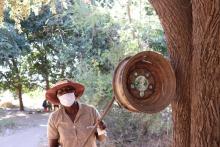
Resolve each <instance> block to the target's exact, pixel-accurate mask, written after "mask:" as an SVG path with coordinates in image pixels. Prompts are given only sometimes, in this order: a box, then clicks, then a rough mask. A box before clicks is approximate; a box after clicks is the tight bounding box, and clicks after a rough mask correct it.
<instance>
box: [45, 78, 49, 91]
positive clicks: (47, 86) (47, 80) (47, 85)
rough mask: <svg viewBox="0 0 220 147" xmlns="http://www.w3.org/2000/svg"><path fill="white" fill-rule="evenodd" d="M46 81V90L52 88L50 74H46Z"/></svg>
mask: <svg viewBox="0 0 220 147" xmlns="http://www.w3.org/2000/svg"><path fill="white" fill-rule="evenodd" d="M45 82H46V90H48V89H49V88H50V81H49V75H47V76H46V78H45Z"/></svg>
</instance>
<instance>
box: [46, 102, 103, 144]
mask: <svg viewBox="0 0 220 147" xmlns="http://www.w3.org/2000/svg"><path fill="white" fill-rule="evenodd" d="M78 103H79V102H78ZM99 118H100V115H99V113H98V111H97V110H96V109H95V108H94V107H92V106H89V105H86V104H80V103H79V111H78V113H77V115H76V117H75V120H74V123H73V122H72V120H71V119H70V118H69V116H68V115H67V114H66V112H65V110H64V108H61V109H59V110H57V111H55V112H53V113H51V115H50V117H49V120H48V127H47V136H48V139H58V140H59V143H60V145H61V146H62V147H81V146H82V145H83V143H84V142H85V140H86V138H87V136H88V135H89V134H90V132H92V129H93V128H94V125H95V123H96V121H97V120H98V119H99ZM105 137H106V136H105V135H101V136H99V137H98V139H99V140H101V141H102V140H104V139H105ZM85 147H96V136H95V134H92V135H91V137H90V138H89V140H88V142H87V144H86V145H85Z"/></svg>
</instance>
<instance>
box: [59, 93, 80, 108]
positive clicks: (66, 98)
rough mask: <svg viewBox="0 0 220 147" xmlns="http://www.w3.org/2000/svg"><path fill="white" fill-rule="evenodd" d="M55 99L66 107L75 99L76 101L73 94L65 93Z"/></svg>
mask: <svg viewBox="0 0 220 147" xmlns="http://www.w3.org/2000/svg"><path fill="white" fill-rule="evenodd" d="M57 97H58V99H59V100H60V103H61V104H62V105H63V106H66V107H70V106H72V104H73V103H74V102H75V99H76V97H75V94H74V93H66V94H64V95H61V96H57Z"/></svg>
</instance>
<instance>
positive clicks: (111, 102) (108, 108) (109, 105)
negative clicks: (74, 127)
mask: <svg viewBox="0 0 220 147" xmlns="http://www.w3.org/2000/svg"><path fill="white" fill-rule="evenodd" d="M114 100H115V96H112V100H111V101H110V102H109V103H108V105H107V106H106V108H105V111H104V112H103V113H102V114H101V117H100V119H99V121H97V122H96V124H95V126H94V128H93V130H92V132H91V133H90V134H89V135H88V137H87V138H86V141H85V142H84V143H83V146H82V147H84V146H85V145H86V143H87V142H88V140H89V138H90V137H91V135H92V134H93V133H95V130H96V129H97V126H98V124H99V122H100V121H102V120H103V118H104V117H105V115H106V114H107V113H108V111H109V110H110V108H111V107H112V104H113V102H114Z"/></svg>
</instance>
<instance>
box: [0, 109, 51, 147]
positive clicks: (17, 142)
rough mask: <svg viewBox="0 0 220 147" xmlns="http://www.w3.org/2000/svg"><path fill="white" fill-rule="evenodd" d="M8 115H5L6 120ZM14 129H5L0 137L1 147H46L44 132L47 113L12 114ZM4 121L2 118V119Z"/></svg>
mask: <svg viewBox="0 0 220 147" xmlns="http://www.w3.org/2000/svg"><path fill="white" fill-rule="evenodd" d="M7 116H9V115H5V117H6V118H7ZM10 116H12V117H10V118H7V119H11V121H12V120H13V121H15V122H16V125H15V127H14V128H6V129H5V130H4V132H3V133H2V135H1V136H0V142H1V145H0V146H1V147H47V139H46V130H47V120H48V116H49V113H41V114H40V113H34V114H29V113H27V112H22V113H21V112H16V113H14V112H12V113H11V115H10ZM2 119H4V117H2Z"/></svg>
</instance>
